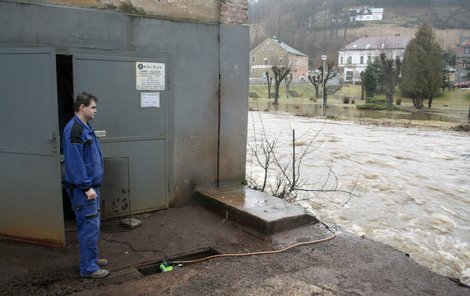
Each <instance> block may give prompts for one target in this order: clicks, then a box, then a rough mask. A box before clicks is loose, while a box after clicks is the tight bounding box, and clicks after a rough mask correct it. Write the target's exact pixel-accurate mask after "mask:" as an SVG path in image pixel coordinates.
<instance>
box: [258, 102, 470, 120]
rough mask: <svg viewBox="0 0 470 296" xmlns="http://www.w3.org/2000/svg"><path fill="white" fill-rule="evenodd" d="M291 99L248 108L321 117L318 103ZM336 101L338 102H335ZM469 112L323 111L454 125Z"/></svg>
mask: <svg viewBox="0 0 470 296" xmlns="http://www.w3.org/2000/svg"><path fill="white" fill-rule="evenodd" d="M295 101H296V100H295V99H293V100H292V102H290V103H279V106H277V107H276V106H275V105H273V104H272V102H262V103H261V102H256V101H255V102H252V103H250V107H251V108H252V109H254V110H259V111H268V110H269V111H281V112H289V113H300V114H305V115H308V116H321V114H322V108H321V104H320V103H314V104H302V103H298V104H297V103H296V102H295ZM336 101H338V100H336ZM468 113H469V110H465V108H464V109H462V110H461V111H459V112H455V110H451V109H449V110H448V111H447V112H446V110H445V109H442V110H441V112H440V113H433V112H429V111H427V110H426V109H424V110H417V111H416V110H415V111H413V112H412V111H410V112H405V111H403V112H397V111H394V112H387V111H375V110H360V109H356V106H355V105H354V104H344V105H341V104H334V105H333V104H331V105H329V106H328V108H324V109H323V114H324V115H325V116H333V117H340V118H357V119H360V118H372V119H382V118H387V119H406V120H426V121H430V120H432V121H445V122H456V123H468V122H469V118H468Z"/></svg>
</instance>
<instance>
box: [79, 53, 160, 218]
mask: <svg viewBox="0 0 470 296" xmlns="http://www.w3.org/2000/svg"><path fill="white" fill-rule="evenodd" d="M136 62H157V63H165V61H164V60H158V61H157V60H155V59H149V58H136V57H108V56H92V55H80V54H76V55H74V89H75V92H76V94H77V93H78V92H81V91H86V92H90V93H92V94H94V95H95V96H96V97H97V98H98V106H97V110H98V112H97V114H96V117H95V120H94V122H93V123H92V125H93V127H94V129H95V130H97V131H105V132H106V136H105V137H102V138H101V142H102V148H103V156H104V157H116V158H119V157H126V158H128V159H129V190H130V194H129V195H130V204H131V209H130V210H131V212H132V213H137V212H144V211H150V210H156V209H164V208H167V207H168V200H167V190H168V185H167V163H166V157H165V155H166V137H167V135H166V118H165V116H166V108H167V102H166V99H167V98H166V93H165V91H160V92H159V95H160V107H159V108H154V107H152V108H142V107H141V93H142V92H145V91H138V90H136V70H135V68H136ZM103 182H106V172H105V178H104V181H103ZM103 194H105V192H102V195H103ZM103 198H104V196H103Z"/></svg>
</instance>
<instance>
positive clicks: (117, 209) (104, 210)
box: [100, 157, 131, 232]
mask: <svg viewBox="0 0 470 296" xmlns="http://www.w3.org/2000/svg"><path fill="white" fill-rule="evenodd" d="M104 169H105V176H104V180H103V184H102V186H101V189H100V193H101V194H100V195H101V218H102V221H101V230H102V231H105V232H113V231H128V230H129V228H128V227H127V226H126V225H124V224H122V223H121V221H122V220H123V218H130V214H131V199H130V192H129V189H130V188H129V158H127V157H105V158H104Z"/></svg>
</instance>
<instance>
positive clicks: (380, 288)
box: [0, 204, 470, 295]
mask: <svg viewBox="0 0 470 296" xmlns="http://www.w3.org/2000/svg"><path fill="white" fill-rule="evenodd" d="M138 218H139V219H140V220H141V221H142V222H143V225H142V226H141V227H140V228H137V229H134V230H131V231H125V232H111V233H102V236H101V238H102V239H101V240H100V251H101V257H103V258H107V259H109V260H110V265H109V266H108V267H109V269H110V270H111V272H112V274H111V276H110V277H108V278H107V279H102V280H91V279H81V278H80V277H79V274H78V245H77V241H76V239H75V232H74V230H73V223H72V224H70V223H68V224H67V227H68V231H67V233H66V234H67V247H66V248H65V249H63V250H58V249H49V248H45V247H39V246H31V245H26V244H19V243H12V242H0V265H1V266H0V267H1V268H0V295H71V294H76V295H162V294H165V295H469V294H470V289H469V288H468V287H465V286H461V285H459V284H458V283H456V282H454V281H452V280H451V279H448V278H446V277H444V276H441V275H438V274H436V273H433V272H431V271H430V270H428V269H426V268H424V267H422V266H420V265H418V264H416V263H415V262H414V261H413V260H412V258H409V257H408V256H407V255H406V254H404V253H402V252H399V251H396V250H394V249H392V248H391V247H389V246H386V245H383V244H380V243H377V242H374V241H371V240H369V239H367V238H364V237H357V236H354V235H352V234H348V233H345V232H343V231H342V230H341V229H337V235H336V237H335V238H333V239H332V240H329V241H326V242H321V243H318V244H310V245H304V246H299V247H295V248H292V249H289V250H287V251H285V252H283V253H278V254H271V255H259V256H246V257H228V258H217V259H213V260H209V261H203V262H200V263H195V264H190V265H185V266H184V267H180V268H177V269H175V270H173V271H171V272H166V273H154V272H156V271H157V270H158V267H157V265H156V263H157V262H159V261H161V260H162V259H165V258H176V257H181V256H183V255H185V254H194V253H198V252H199V253H200V252H203V253H204V252H205V253H210V252H212V253H214V252H215V251H217V252H221V253H244V252H253V251H261V250H272V249H281V248H284V247H286V246H289V245H290V244H292V243H297V242H306V241H309V240H314V239H321V238H325V237H328V236H331V232H330V231H329V230H328V229H327V228H326V227H325V226H324V225H323V224H321V223H318V224H314V225H308V226H305V227H302V228H298V229H295V230H292V231H287V232H282V233H279V234H276V235H273V236H260V235H257V234H253V233H252V232H251V231H249V230H247V229H243V228H242V227H240V226H237V225H235V224H233V223H231V222H230V221H227V220H225V219H223V218H222V217H219V216H216V215H215V214H213V213H211V212H209V211H207V210H205V209H203V208H201V207H199V206H198V205H196V204H191V205H188V206H186V207H183V208H173V209H168V210H164V211H158V212H155V213H152V214H144V215H141V216H138ZM208 248H212V249H213V250H212V251H211V250H210V249H208Z"/></svg>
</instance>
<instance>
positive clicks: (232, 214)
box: [196, 184, 318, 235]
mask: <svg viewBox="0 0 470 296" xmlns="http://www.w3.org/2000/svg"><path fill="white" fill-rule="evenodd" d="M196 200H197V202H198V203H199V204H200V205H202V206H203V207H205V208H207V209H209V210H211V211H213V212H215V213H217V214H218V215H220V216H222V217H225V218H226V219H229V220H231V221H234V222H236V223H239V224H241V225H242V226H246V227H248V228H250V229H253V230H255V231H256V232H258V233H261V234H265V235H270V234H273V233H276V232H280V231H284V230H289V229H293V228H297V227H300V226H303V225H306V224H308V223H312V222H318V219H317V218H316V217H315V216H313V215H311V214H309V213H307V212H306V211H305V209H304V208H302V207H300V206H297V205H294V204H291V203H288V202H286V201H284V200H282V199H279V198H277V197H274V196H272V195H269V194H267V193H264V192H260V191H257V190H253V189H250V188H247V187H245V186H243V185H241V184H224V185H221V186H220V187H219V188H217V187H215V186H206V187H200V188H198V189H197V193H196Z"/></svg>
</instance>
